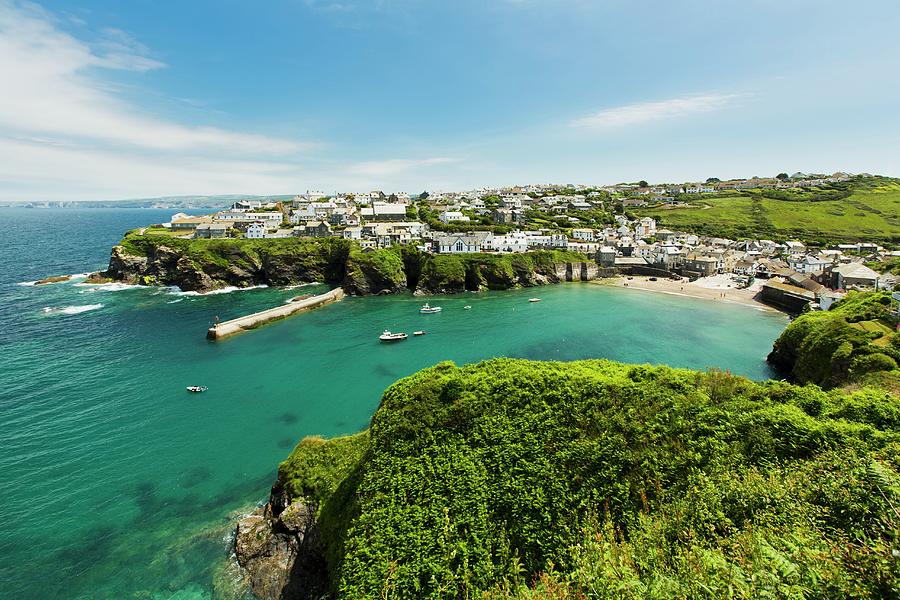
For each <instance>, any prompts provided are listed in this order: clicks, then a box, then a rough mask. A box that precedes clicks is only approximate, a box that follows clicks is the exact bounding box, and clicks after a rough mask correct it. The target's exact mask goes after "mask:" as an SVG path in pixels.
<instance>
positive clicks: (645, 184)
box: [638, 179, 650, 187]
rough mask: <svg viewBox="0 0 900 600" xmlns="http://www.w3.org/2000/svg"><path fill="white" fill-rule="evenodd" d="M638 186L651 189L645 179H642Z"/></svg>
mask: <svg viewBox="0 0 900 600" xmlns="http://www.w3.org/2000/svg"><path fill="white" fill-rule="evenodd" d="M638 185H639V186H641V187H649V186H650V184H649V183H647V182H646V181H644V180H643V179H641V180H640V181H638Z"/></svg>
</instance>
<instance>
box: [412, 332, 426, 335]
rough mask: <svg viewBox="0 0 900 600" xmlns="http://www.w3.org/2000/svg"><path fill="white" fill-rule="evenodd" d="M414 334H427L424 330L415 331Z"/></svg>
mask: <svg viewBox="0 0 900 600" xmlns="http://www.w3.org/2000/svg"><path fill="white" fill-rule="evenodd" d="M413 335H425V332H424V331H413Z"/></svg>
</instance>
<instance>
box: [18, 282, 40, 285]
mask: <svg viewBox="0 0 900 600" xmlns="http://www.w3.org/2000/svg"><path fill="white" fill-rule="evenodd" d="M36 283H37V281H20V282H19V283H17V284H16V285H24V286H29V285H34V284H36Z"/></svg>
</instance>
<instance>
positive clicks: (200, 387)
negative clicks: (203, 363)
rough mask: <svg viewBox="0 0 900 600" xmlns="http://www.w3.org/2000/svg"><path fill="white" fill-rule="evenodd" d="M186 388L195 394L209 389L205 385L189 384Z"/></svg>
mask: <svg viewBox="0 0 900 600" xmlns="http://www.w3.org/2000/svg"><path fill="white" fill-rule="evenodd" d="M185 389H186V390H187V391H189V392H193V393H195V394H199V393H200V392H205V391H206V390H207V388H206V386H205V385H189V386H187V387H186V388H185Z"/></svg>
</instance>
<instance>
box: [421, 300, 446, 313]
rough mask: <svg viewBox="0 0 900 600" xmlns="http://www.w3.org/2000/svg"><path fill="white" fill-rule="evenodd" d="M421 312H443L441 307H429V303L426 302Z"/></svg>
mask: <svg viewBox="0 0 900 600" xmlns="http://www.w3.org/2000/svg"><path fill="white" fill-rule="evenodd" d="M419 312H420V313H425V314H429V313H438V312H441V307H440V306H428V303H427V302H426V303H425V306H423V307H422V308H420V309H419Z"/></svg>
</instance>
